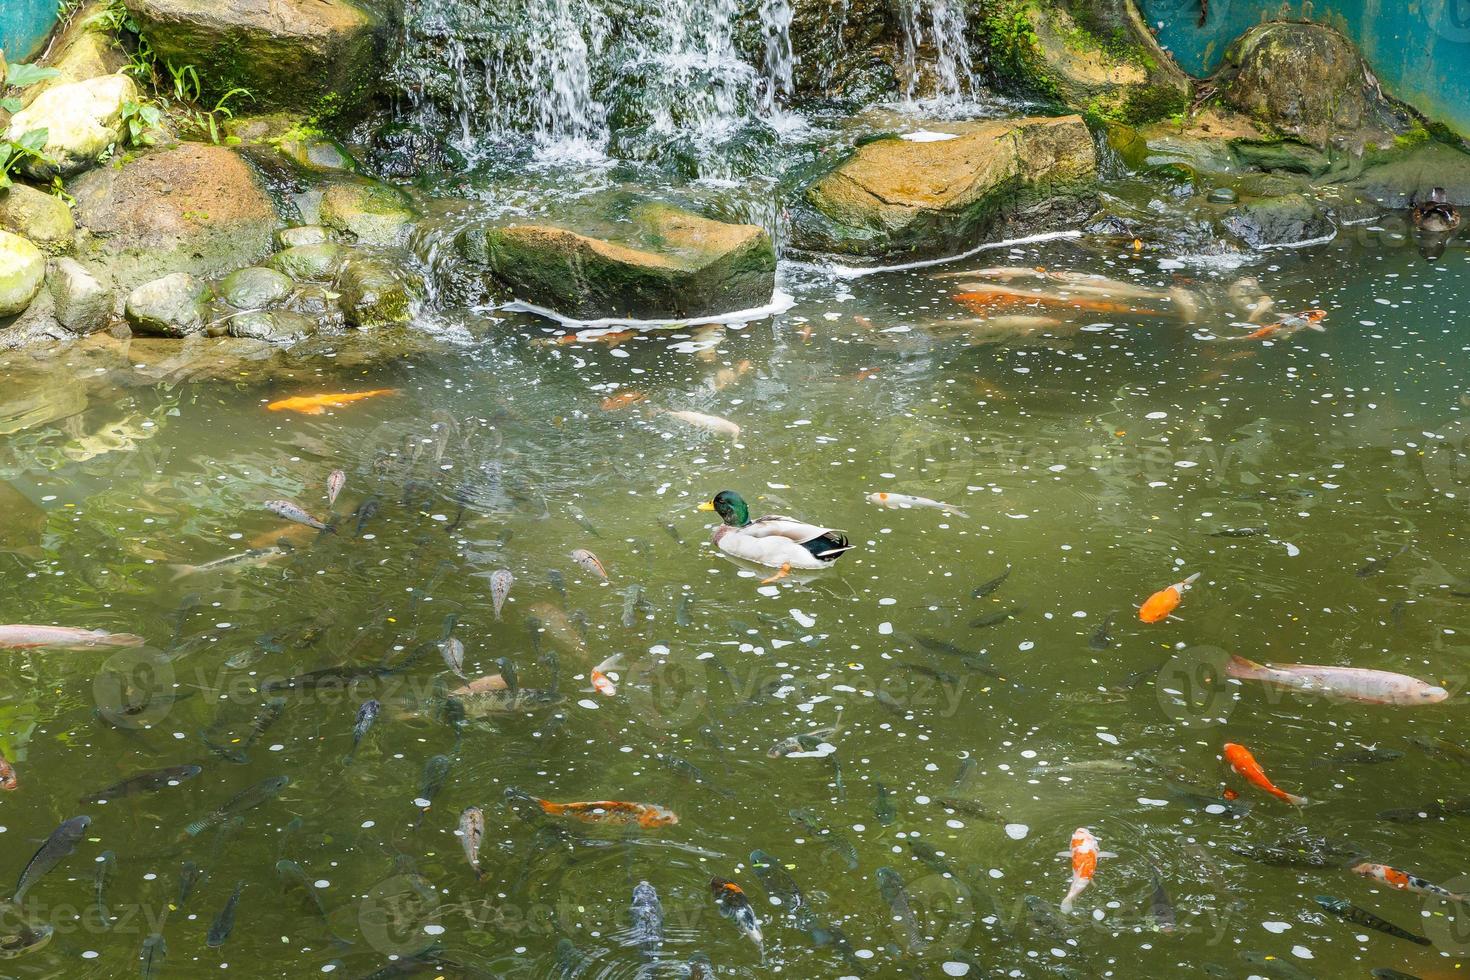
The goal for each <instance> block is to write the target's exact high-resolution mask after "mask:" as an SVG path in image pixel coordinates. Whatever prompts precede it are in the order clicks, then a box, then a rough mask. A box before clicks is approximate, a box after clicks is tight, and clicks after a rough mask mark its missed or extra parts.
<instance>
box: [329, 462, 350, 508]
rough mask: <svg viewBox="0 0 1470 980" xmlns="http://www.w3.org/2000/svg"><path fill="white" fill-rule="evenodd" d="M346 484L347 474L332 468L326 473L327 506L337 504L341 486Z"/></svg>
mask: <svg viewBox="0 0 1470 980" xmlns="http://www.w3.org/2000/svg"><path fill="white" fill-rule="evenodd" d="M346 485H347V474H346V473H343V472H342V471H341V470H333V471H332V472H330V473H328V474H327V506H328V507H334V506H336V504H337V496H338V495H339V494H340V493H341V492H342V488H343V487H345V486H346Z"/></svg>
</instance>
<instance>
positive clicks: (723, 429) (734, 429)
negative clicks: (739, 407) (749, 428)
mask: <svg viewBox="0 0 1470 980" xmlns="http://www.w3.org/2000/svg"><path fill="white" fill-rule="evenodd" d="M662 414H665V415H669V416H671V417H673V418H676V419H678V420H679V421H680V422H683V423H684V424H685V425H692V426H694V427H695V428H696V429H703V430H705V431H706V432H713V433H714V434H715V435H717V436H729V437H730V438H731V439H739V438H740V426H738V425H736V424H735V423H734V422H731V421H730V420H729V419H722V418H720V417H719V416H718V415H705V414H704V413H703V412H672V411H664V412H663V413H662Z"/></svg>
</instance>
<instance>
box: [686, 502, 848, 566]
mask: <svg viewBox="0 0 1470 980" xmlns="http://www.w3.org/2000/svg"><path fill="white" fill-rule="evenodd" d="M699 509H700V510H712V511H715V512H716V513H718V514H719V515H720V519H721V520H722V521H724V523H723V524H721V525H720V526H719V527H717V528H715V532H714V534H713V535H711V536H710V540H711V541H712V542H714V545H715V547H716V548H719V549H720V550H721V551H723V552H724V553H725V554H727V555H733V556H734V557H736V558H743V559H745V560H746V561H751V562H755V563H756V564H758V565H768V566H770V567H771V568H776V569H779V571H778V572H777V573H776V574H775V575H773V576H771V577H770V578H768V579H766V580H765V582H764V583H762V584H765V583H769V582H775V581H778V580H780V579H783V578H785V577H786V576H787V575H790V574H791V570H792V569H793V568H826V567H827V566H828V565H830V564H832V563H833V562H834V561H836V560H837V559H838V558H840V557H842V554H843V553H844V552H847V551H851V550H852V549H853V547H854V546H853V545H852V544H850V543H849V542H848V540H847V536H846V535H845V534H843V533H842V532H841V531H833V530H831V529H830V528H825V527H817V526H816V525H815V524H807V523H805V522H804V521H798V520H795V519H794V518H790V517H778V516H775V515H772V516H770V517H762V518H759V519H757V520H754V521H752V520H751V519H750V508H749V507H748V506H746V503H745V500H744V498H742V497H741V496H740V494H738V493H736V492H735V491H734V490H721V491H720V492H719V493H717V494H715V499H714V500H712V501H710V502H708V503H703V504H700V505H699Z"/></svg>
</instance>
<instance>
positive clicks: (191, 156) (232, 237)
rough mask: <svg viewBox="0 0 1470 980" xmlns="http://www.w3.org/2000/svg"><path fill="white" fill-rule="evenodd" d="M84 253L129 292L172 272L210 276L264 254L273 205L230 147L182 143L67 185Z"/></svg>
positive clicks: (102, 273)
mask: <svg viewBox="0 0 1470 980" xmlns="http://www.w3.org/2000/svg"><path fill="white" fill-rule="evenodd" d="M71 193H72V194H73V196H75V197H76V200H77V205H76V218H77V222H78V223H79V224H80V225H82V226H83V227H85V228H87V229H88V230H89V231H90V232H91V237H90V240H89V241H88V242H87V243H86V244H85V245H84V246H83V247H82V249H81V251H82V253H83V254H82V255H81V256H79V257H81V258H83V260H84V261H87V262H88V264H89V265H90V266H92V267H93V268H94V269H95V270H96V271H97V272H98V274H99V275H100V276H101V277H102V278H104V279H106V280H110V281H111V282H113V283H115V284H116V285H117V286H118V287H119V289H121V290H123V291H127V290H130V289H132V288H133V287H135V286H138V285H140V284H142V283H144V282H148V281H149V280H152V279H156V278H158V277H159V276H162V275H166V274H168V273H171V272H187V273H190V274H192V275H194V276H198V277H199V278H201V279H214V278H218V277H219V276H221V275H223V274H225V273H227V272H230V271H232V270H234V269H237V268H239V267H241V266H244V265H249V264H250V263H252V262H254V261H256V260H257V259H260V258H262V257H264V256H266V255H268V254H269V253H270V251H271V241H272V236H273V234H274V232H275V227H276V220H277V219H276V210H275V204H274V203H273V201H272V200H271V197H270V195H269V194H267V193H266V190H265V187H264V186H263V184H262V183H261V181H260V178H259V177H258V176H257V175H256V173H255V171H254V170H252V169H251V168H250V166H249V165H248V164H247V163H246V162H245V161H244V160H242V159H241V158H240V156H239V154H237V153H236V152H234V151H233V150H230V149H227V148H225V147H221V146H206V145H204V144H200V143H181V144H179V145H177V146H174V147H171V148H169V149H166V150H159V151H156V152H153V153H149V154H146V155H144V156H141V157H137V158H136V159H133V160H131V161H129V162H127V163H125V164H123V165H121V166H109V167H102V168H99V169H97V170H94V171H92V172H91V173H88V174H85V175H84V176H82V177H81V178H79V179H78V180H77V181H75V182H74V183H73V185H72V187H71Z"/></svg>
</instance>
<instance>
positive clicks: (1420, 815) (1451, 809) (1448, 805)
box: [1378, 796, 1470, 823]
mask: <svg viewBox="0 0 1470 980" xmlns="http://www.w3.org/2000/svg"><path fill="white" fill-rule="evenodd" d="M1446 817H1470V797H1465V796H1462V797H1451V798H1448V799H1439V800H1434V801H1433V802H1430V803H1421V804H1419V805H1418V806H1410V807H1404V808H1403V809H1399V810H1379V811H1378V819H1379V820H1391V821H1393V822H1394V823H1416V822H1418V821H1421V820H1443V819H1445V818H1446Z"/></svg>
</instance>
